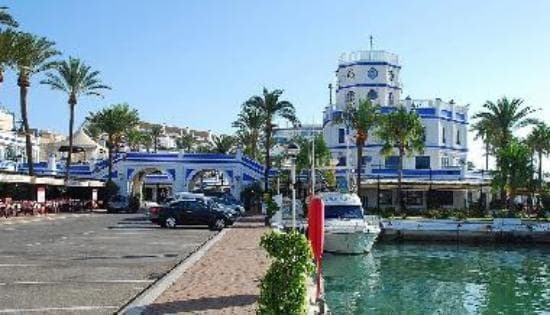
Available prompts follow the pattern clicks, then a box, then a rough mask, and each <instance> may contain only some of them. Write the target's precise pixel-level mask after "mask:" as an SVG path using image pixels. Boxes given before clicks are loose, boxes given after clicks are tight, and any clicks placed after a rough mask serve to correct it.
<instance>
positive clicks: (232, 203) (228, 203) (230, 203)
mask: <svg viewBox="0 0 550 315" xmlns="http://www.w3.org/2000/svg"><path fill="white" fill-rule="evenodd" d="M214 200H215V201H216V202H218V203H220V204H222V205H224V206H225V207H227V208H230V209H233V210H235V211H236V212H238V214H239V215H243V214H244V211H245V210H244V207H243V205H242V204H241V203H240V202H239V201H238V200H237V199H235V198H234V197H233V196H231V195H224V196H221V197H218V198H215V199H214Z"/></svg>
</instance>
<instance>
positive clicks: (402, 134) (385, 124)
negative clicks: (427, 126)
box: [377, 106, 425, 211]
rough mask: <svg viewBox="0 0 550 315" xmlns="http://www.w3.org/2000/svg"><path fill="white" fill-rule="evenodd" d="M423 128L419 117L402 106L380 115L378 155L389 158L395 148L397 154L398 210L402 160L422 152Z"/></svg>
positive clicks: (400, 205)
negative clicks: (380, 141)
mask: <svg viewBox="0 0 550 315" xmlns="http://www.w3.org/2000/svg"><path fill="white" fill-rule="evenodd" d="M424 132H425V131H424V126H423V125H422V120H421V119H420V116H418V114H417V113H416V112H414V111H408V110H407V109H406V108H405V107H403V106H398V107H397V108H396V109H395V110H393V111H392V112H390V113H388V114H386V115H382V117H381V119H380V127H379V128H378V132H377V136H378V138H380V140H382V141H383V142H384V144H383V146H382V149H381V150H380V153H381V154H382V155H383V156H389V155H391V154H392V153H393V152H394V149H395V148H397V152H398V153H399V166H398V177H397V198H398V201H399V202H398V210H399V211H401V209H402V207H403V198H402V196H401V190H402V189H401V188H402V187H401V186H402V180H403V159H404V157H405V155H407V156H411V155H413V154H414V153H415V152H422V151H423V150H424Z"/></svg>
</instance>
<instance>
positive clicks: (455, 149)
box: [329, 143, 468, 152]
mask: <svg viewBox="0 0 550 315" xmlns="http://www.w3.org/2000/svg"><path fill="white" fill-rule="evenodd" d="M382 146H383V145H382V144H367V145H364V146H363V147H364V148H377V147H382ZM348 147H349V148H350V149H353V148H355V147H356V146H355V144H351V143H350V145H349V146H346V145H335V146H330V147H329V149H347V148H348ZM424 148H428V149H446V150H453V151H460V152H468V149H463V148H453V147H446V146H443V145H425V146H424Z"/></svg>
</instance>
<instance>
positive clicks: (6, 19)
mask: <svg viewBox="0 0 550 315" xmlns="http://www.w3.org/2000/svg"><path fill="white" fill-rule="evenodd" d="M7 10H8V8H7V7H0V26H2V25H6V26H10V27H18V26H19V23H17V21H16V20H15V19H14V18H13V17H12V16H11V14H9V13H8V11H7Z"/></svg>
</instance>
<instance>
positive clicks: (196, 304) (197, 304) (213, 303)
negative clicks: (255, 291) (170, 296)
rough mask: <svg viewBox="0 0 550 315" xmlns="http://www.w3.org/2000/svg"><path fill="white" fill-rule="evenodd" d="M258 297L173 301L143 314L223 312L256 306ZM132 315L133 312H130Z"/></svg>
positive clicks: (154, 305)
mask: <svg viewBox="0 0 550 315" xmlns="http://www.w3.org/2000/svg"><path fill="white" fill-rule="evenodd" d="M257 299H258V296H257V295H230V296H219V297H208V298H200V299H194V300H187V301H173V302H166V303H158V304H151V305H149V306H148V308H147V309H146V311H145V312H143V314H166V313H177V312H199V311H207V310H221V309H224V308H230V307H239V306H246V305H250V304H254V303H255V302H256V300H257ZM129 313H131V311H130V312H129Z"/></svg>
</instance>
